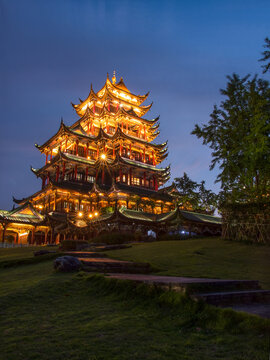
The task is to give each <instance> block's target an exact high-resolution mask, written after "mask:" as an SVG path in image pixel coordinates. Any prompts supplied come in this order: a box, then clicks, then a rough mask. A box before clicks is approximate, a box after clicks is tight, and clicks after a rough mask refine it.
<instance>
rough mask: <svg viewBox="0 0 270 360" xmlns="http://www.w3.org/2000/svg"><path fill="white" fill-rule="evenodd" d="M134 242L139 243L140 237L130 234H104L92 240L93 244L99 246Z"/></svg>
mask: <svg viewBox="0 0 270 360" xmlns="http://www.w3.org/2000/svg"><path fill="white" fill-rule="evenodd" d="M135 241H141V235H140V234H138V233H130V232H112V233H104V234H100V235H98V236H97V237H95V238H94V239H92V242H93V243H99V244H124V243H128V242H135Z"/></svg>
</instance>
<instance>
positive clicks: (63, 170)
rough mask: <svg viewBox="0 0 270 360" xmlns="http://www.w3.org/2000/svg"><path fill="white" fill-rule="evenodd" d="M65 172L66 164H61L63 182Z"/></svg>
mask: <svg viewBox="0 0 270 360" xmlns="http://www.w3.org/2000/svg"><path fill="white" fill-rule="evenodd" d="M65 172H66V163H65V162H63V168H62V180H65Z"/></svg>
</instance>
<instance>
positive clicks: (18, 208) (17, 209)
mask: <svg viewBox="0 0 270 360" xmlns="http://www.w3.org/2000/svg"><path fill="white" fill-rule="evenodd" d="M26 207H29V208H30V210H31V211H32V212H33V214H34V215H35V216H36V217H38V218H39V219H41V220H43V219H44V216H42V215H41V214H40V213H38V212H37V211H36V210H35V208H34V207H33V205H32V204H31V202H30V201H29V200H27V201H26V202H25V203H24V204H22V205H21V206H19V207H17V208H15V209H13V210H11V211H10V212H9V216H10V215H14V214H16V213H17V212H19V211H21V210H23V209H25V208H26Z"/></svg>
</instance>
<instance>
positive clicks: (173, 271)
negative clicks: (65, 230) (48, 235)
mask: <svg viewBox="0 0 270 360" xmlns="http://www.w3.org/2000/svg"><path fill="white" fill-rule="evenodd" d="M107 254H108V255H109V256H110V257H113V258H117V259H121V260H133V261H142V262H149V263H151V264H152V265H153V266H154V267H155V268H158V269H160V272H159V273H158V274H160V275H174V276H191V277H207V278H220V279H222V278H224V279H249V280H259V281H260V284H261V285H262V287H263V288H265V289H270V271H269V269H270V268H269V265H270V263H269V259H270V247H269V246H268V247H267V246H255V245H246V244H241V243H237V242H231V241H225V240H222V239H220V238H204V239H190V240H181V241H160V242H152V243H143V244H135V245H133V246H132V248H128V249H123V250H113V251H108V252H107Z"/></svg>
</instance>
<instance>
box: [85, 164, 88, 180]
mask: <svg viewBox="0 0 270 360" xmlns="http://www.w3.org/2000/svg"><path fill="white" fill-rule="evenodd" d="M87 177H88V167H87V168H86V169H85V180H84V181H85V182H86V181H87Z"/></svg>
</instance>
